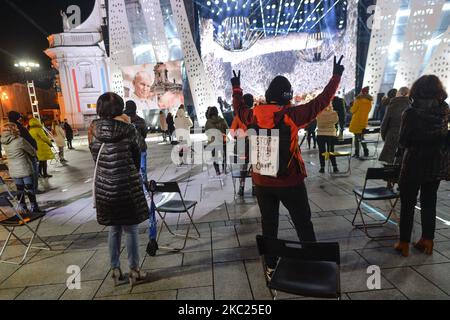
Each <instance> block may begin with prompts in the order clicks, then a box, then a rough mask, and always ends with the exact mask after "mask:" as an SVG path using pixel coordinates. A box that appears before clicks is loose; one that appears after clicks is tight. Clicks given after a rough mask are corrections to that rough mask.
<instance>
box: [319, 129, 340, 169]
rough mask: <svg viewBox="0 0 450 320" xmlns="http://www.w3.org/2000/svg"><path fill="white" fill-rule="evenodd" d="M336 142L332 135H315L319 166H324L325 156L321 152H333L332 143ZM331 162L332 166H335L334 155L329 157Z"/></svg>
mask: <svg viewBox="0 0 450 320" xmlns="http://www.w3.org/2000/svg"><path fill="white" fill-rule="evenodd" d="M335 143H336V137H332V136H317V144H318V145H319V159H320V167H321V168H325V157H324V156H323V154H324V153H325V152H334V144H335ZM330 160H331V164H332V165H333V168H337V164H336V158H335V157H334V156H332V157H330Z"/></svg>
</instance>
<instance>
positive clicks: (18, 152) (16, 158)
mask: <svg viewBox="0 0 450 320" xmlns="http://www.w3.org/2000/svg"><path fill="white" fill-rule="evenodd" d="M1 141H2V145H3V147H4V150H5V153H6V156H7V157H8V169H9V175H10V176H11V178H13V179H14V183H15V184H16V188H17V198H18V200H19V203H20V210H21V211H22V213H28V208H27V204H26V201H25V196H28V199H29V200H30V204H31V211H32V212H33V213H41V212H42V211H41V210H40V209H39V206H38V203H37V201H36V195H35V193H34V184H33V162H32V158H33V157H36V150H35V149H34V148H33V147H32V146H31V144H30V143H29V142H28V141H26V140H25V139H24V138H22V137H21V136H20V131H19V128H18V127H17V125H16V124H14V123H11V122H8V123H6V124H5V125H4V126H3V128H2V139H1Z"/></svg>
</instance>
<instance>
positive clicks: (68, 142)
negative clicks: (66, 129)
mask: <svg viewBox="0 0 450 320" xmlns="http://www.w3.org/2000/svg"><path fill="white" fill-rule="evenodd" d="M72 140H73V139H69V138H67V148H69V149H72V148H73V147H72Z"/></svg>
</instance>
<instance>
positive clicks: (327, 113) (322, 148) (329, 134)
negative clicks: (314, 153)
mask: <svg viewBox="0 0 450 320" xmlns="http://www.w3.org/2000/svg"><path fill="white" fill-rule="evenodd" d="M338 121H339V116H338V114H337V112H336V111H334V110H333V106H332V105H331V104H330V105H329V106H328V107H327V108H326V109H325V110H323V111H322V112H321V113H320V114H319V115H318V116H317V144H318V145H319V160H320V171H319V173H325V156H324V154H325V153H326V152H334V145H335V144H336V139H337V135H336V133H337V132H336V123H338ZM330 160H331V164H332V165H333V172H334V173H338V172H339V169H338V167H337V163H336V158H335V157H333V156H330Z"/></svg>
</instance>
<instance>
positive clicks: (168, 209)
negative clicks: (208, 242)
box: [150, 182, 200, 251]
mask: <svg viewBox="0 0 450 320" xmlns="http://www.w3.org/2000/svg"><path fill="white" fill-rule="evenodd" d="M152 183H153V182H150V184H152ZM155 185H156V186H155V187H154V192H156V193H168V194H170V193H172V194H174V193H177V194H178V195H179V198H180V200H172V199H170V200H168V201H164V200H163V203H158V204H157V205H156V212H157V213H158V215H159V217H160V218H161V226H160V228H159V232H158V237H157V239H156V241H159V238H160V236H161V233H162V230H163V227H164V226H165V227H166V228H167V231H169V233H170V234H172V235H173V236H175V237H181V238H184V243H183V246H182V247H181V248H172V247H163V246H160V247H159V248H160V249H163V250H164V249H165V250H170V251H181V250H183V249H184V248H185V247H186V243H187V240H188V239H195V240H196V239H198V238H199V237H200V232H199V231H198V229H197V227H196V225H195V223H194V220H193V216H194V212H195V206H196V205H197V201H191V200H184V199H183V196H182V195H181V190H180V187H179V186H178V183H177V182H156V183H155ZM191 209H192V210H191ZM189 210H191V212H189ZM167 213H178V214H179V216H178V220H179V218H180V215H181V213H186V214H187V216H188V218H189V221H190V222H189V224H188V227H187V230H186V234H184V235H182V234H178V233H175V232H173V231H172V229H171V228H170V227H169V225H168V224H167V222H166V220H165V219H166V215H167ZM177 225H178V223H177ZM191 226H192V227H193V228H194V229H195V231H196V233H197V235H198V237H192V236H189V232H190V230H191Z"/></svg>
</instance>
